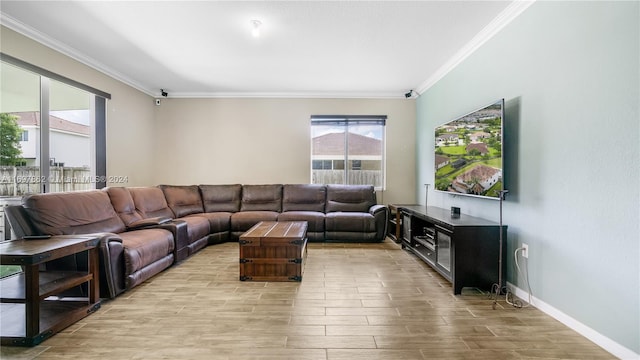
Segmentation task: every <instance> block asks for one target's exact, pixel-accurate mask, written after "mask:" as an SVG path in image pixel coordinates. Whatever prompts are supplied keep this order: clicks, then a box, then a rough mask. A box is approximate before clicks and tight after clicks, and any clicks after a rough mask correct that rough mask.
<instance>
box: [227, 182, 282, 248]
mask: <svg viewBox="0 0 640 360" xmlns="http://www.w3.org/2000/svg"><path fill="white" fill-rule="evenodd" d="M280 211H282V185H279V184H278V185H243V186H242V201H241V203H240V212H236V213H233V214H232V215H231V239H233V240H236V239H238V238H239V237H240V235H242V233H244V232H245V231H247V230H249V229H250V228H251V227H252V226H253V225H255V224H257V223H259V222H260V221H276V220H278V214H279V213H280Z"/></svg>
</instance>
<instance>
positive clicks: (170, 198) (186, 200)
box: [160, 185, 204, 218]
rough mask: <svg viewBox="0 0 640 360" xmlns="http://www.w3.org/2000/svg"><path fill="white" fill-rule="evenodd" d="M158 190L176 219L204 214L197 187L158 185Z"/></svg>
mask: <svg viewBox="0 0 640 360" xmlns="http://www.w3.org/2000/svg"><path fill="white" fill-rule="evenodd" d="M160 189H162V192H163V193H164V197H165V199H166V200H167V205H169V208H170V209H171V210H172V211H173V214H174V215H175V217H176V218H181V217H184V216H187V215H191V214H201V213H202V212H204V207H203V206H202V197H201V196H200V189H198V186H196V185H190V186H175V185H160Z"/></svg>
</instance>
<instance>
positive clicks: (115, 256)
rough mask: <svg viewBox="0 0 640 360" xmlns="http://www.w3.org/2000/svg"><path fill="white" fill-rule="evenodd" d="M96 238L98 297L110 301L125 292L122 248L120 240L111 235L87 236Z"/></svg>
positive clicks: (118, 237)
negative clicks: (98, 277)
mask: <svg viewBox="0 0 640 360" xmlns="http://www.w3.org/2000/svg"><path fill="white" fill-rule="evenodd" d="M87 235H91V236H97V237H98V238H99V239H100V240H99V242H98V255H99V264H100V265H99V266H100V297H108V298H110V299H113V298H115V297H116V296H118V295H120V294H121V293H122V292H124V290H125V285H124V280H125V279H124V246H123V245H122V238H120V236H118V235H117V234H113V233H97V234H87Z"/></svg>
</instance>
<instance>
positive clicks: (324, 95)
mask: <svg viewBox="0 0 640 360" xmlns="http://www.w3.org/2000/svg"><path fill="white" fill-rule="evenodd" d="M401 92H402V91H399V92H398V93H389V92H371V93H367V92H336V93H331V92H295V93H285V92H211V93H204V92H184V93H172V94H170V96H168V97H169V98H190V99H206V98H222V99H224V98H275V99H278V98H281V99H404V95H402V94H399V93H401Z"/></svg>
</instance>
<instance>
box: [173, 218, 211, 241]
mask: <svg viewBox="0 0 640 360" xmlns="http://www.w3.org/2000/svg"><path fill="white" fill-rule="evenodd" d="M180 220H182V221H184V222H186V223H187V234H189V244H191V243H193V242H195V241H198V240H200V239H202V238H204V237H206V236H207V235H209V220H207V219H206V218H204V217H201V216H198V215H189V216H185V217H181V218H180Z"/></svg>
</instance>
